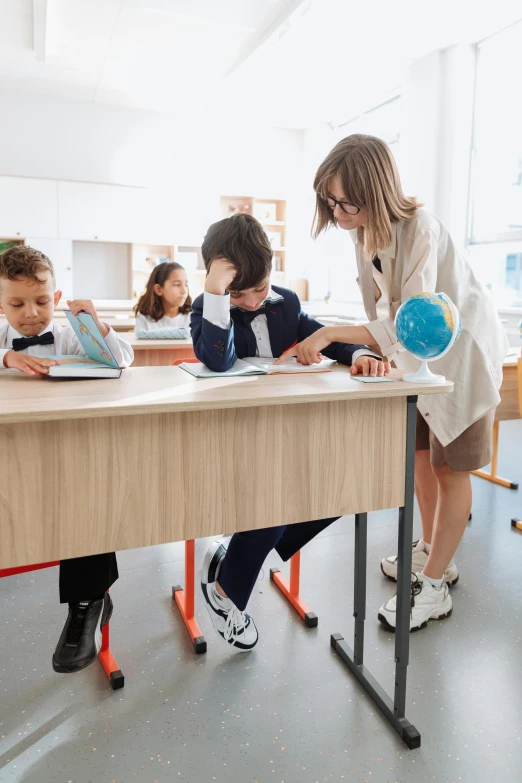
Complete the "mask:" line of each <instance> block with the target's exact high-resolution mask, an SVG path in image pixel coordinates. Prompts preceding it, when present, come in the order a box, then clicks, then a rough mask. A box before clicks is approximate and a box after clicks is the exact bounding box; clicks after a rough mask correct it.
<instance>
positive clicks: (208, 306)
mask: <svg viewBox="0 0 522 783" xmlns="http://www.w3.org/2000/svg"><path fill="white" fill-rule="evenodd" d="M281 299H283V297H282V296H281V295H280V294H278V293H276V292H275V291H274V290H273V289H272V288H271V289H270V291H269V293H268V296H267V298H266V299H265V301H266V302H279V301H281ZM231 308H236V305H231V304H230V294H225V295H224V296H219V294H210V293H208V291H205V292H204V294H203V318H204V319H205V320H206V321H210V323H211V324H214V326H219V328H220V329H226V330H228V329H230V327H231V325H232V319H231V318H230V309H231ZM238 309H239V308H238ZM250 326H251V328H252V331H253V332H254V336H255V338H256V346H257V350H256V356H259V357H261V358H262V359H273V358H274V355H273V353H272V346H271V345H270V335H269V333H268V324H267V320H266V315H265V314H264V313H260V314H259V315H258V316H256V317H255V318H253V319H252V321H251V323H250ZM360 356H375V357H376V358H378V359H380V358H381V357H380V356H377V355H376V354H374V353H372V352H371V351H370V350H369V349H368V348H366V349H359V350H358V351H354V353H353V356H352V364H353V363H355V362H356V361H357V359H358V358H359V357H360ZM276 358H278V357H276Z"/></svg>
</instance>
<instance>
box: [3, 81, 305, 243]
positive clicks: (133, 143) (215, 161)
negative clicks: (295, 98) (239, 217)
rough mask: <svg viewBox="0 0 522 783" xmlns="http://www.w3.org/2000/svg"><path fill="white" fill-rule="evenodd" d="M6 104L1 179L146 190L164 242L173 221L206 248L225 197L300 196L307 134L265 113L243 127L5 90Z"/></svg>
mask: <svg viewBox="0 0 522 783" xmlns="http://www.w3.org/2000/svg"><path fill="white" fill-rule="evenodd" d="M0 101H1V105H2V122H1V123H0V175H2V174H8V175H15V176H27V177H42V178H50V179H59V180H75V181H78V182H99V183H110V184H120V185H132V186H141V187H145V188H148V191H149V192H148V199H147V209H148V212H149V214H150V216H151V219H152V220H156V221H157V224H158V235H159V234H160V233H162V232H161V231H160V227H162V226H164V225H165V222H168V223H169V224H170V223H173V224H175V226H174V233H175V238H176V239H175V241H176V244H183V245H196V244H200V243H201V240H202V237H203V235H204V233H205V231H206V229H207V228H208V226H209V224H210V223H211V222H213V221H215V220H218V219H220V218H221V214H220V211H219V197H220V195H222V194H237V195H243V194H245V195H257V196H261V195H265V196H269V197H281V198H287V199H290V198H291V196H292V194H293V193H294V191H295V190H296V189H298V183H299V174H300V168H301V156H302V140H303V134H302V132H300V131H295V130H285V129H278V128H273V127H266V123H267V120H266V119H264V118H265V117H266V111H263V112H262V113H261V114H260V117H259V119H258V120H256V122H255V124H251V125H250V126H247V125H243V126H241V125H239V124H238V123H230V122H228V121H227V117H226V116H219V117H215V116H208V117H205V116H203V117H202V118H201V119H199V120H197V121H195V120H189V119H187V118H179V117H172V116H168V115H164V114H159V113H153V112H144V111H137V110H132V109H122V108H117V107H111V106H103V105H98V104H89V103H82V102H70V101H61V100H57V99H52V98H45V97H41V96H28V95H21V94H15V93H12V92H9V91H0ZM268 119H269V120H271V119H272V118H268ZM299 231H300V229H299V226H295V227H294V230H293V231H292V232H290V233H289V242H292V236H294V237H295V242H296V244H297V243H298V242H299ZM150 241H155V240H154V238H153V237H152V238H151V239H150ZM160 241H161V240H160ZM288 255H289V257H291V255H292V247H291V245H289V253H288Z"/></svg>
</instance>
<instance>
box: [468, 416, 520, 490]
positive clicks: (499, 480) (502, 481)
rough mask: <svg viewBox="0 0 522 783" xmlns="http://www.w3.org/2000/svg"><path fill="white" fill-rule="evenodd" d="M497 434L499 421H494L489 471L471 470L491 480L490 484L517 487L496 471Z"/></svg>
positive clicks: (476, 474)
mask: <svg viewBox="0 0 522 783" xmlns="http://www.w3.org/2000/svg"><path fill="white" fill-rule="evenodd" d="M498 436H499V422H498V421H496V422H495V423H494V424H493V456H492V458H491V471H490V472H489V473H487V472H486V471H485V470H473V471H472V473H473V475H474V476H478V477H479V478H483V479H486V481H491V482H492V484H498V485H499V486H500V487H505V488H506V489H518V484H517V483H516V482H514V481H510V479H505V478H501V477H500V476H499V475H498V473H497V467H498Z"/></svg>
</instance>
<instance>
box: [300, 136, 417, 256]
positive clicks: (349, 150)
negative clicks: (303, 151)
mask: <svg viewBox="0 0 522 783" xmlns="http://www.w3.org/2000/svg"><path fill="white" fill-rule="evenodd" d="M335 175H338V176H339V178H340V180H341V184H342V187H343V191H344V196H345V198H346V199H347V201H349V202H350V204H353V205H354V206H356V207H361V208H362V207H364V208H365V209H366V213H367V222H366V225H365V226H364V227H361V228H359V233H358V238H359V241H360V242H362V245H363V249H364V257H365V259H366V260H368V261H372V260H373V259H374V258H375V256H376V255H377V254H378V252H379V250H384V249H385V248H387V247H389V245H390V243H391V241H392V226H391V224H392V223H393V222H396V221H398V220H411V218H412V217H413V216H414V215H415V213H416V211H417V210H418V209H419V208H420V207H421V206H422V204H420V203H419V202H418V201H417V199H416V198H410V197H408V196H405V195H404V193H403V190H402V186H401V180H400V177H399V172H398V170H397V165H396V163H395V159H394V157H393V155H392V152H391V150H390V148H389V147H388V145H387V144H386V143H385V142H384V141H382V139H378V138H376V137H375V136H366V135H363V134H359V133H356V134H354V135H352V136H347V137H346V138H345V139H342V140H341V141H340V142H338V144H336V145H335V147H334V148H333V150H332V151H331V152H330V153H329V154H328V155H327V156H326V158H325V159H324V161H323V162H322V163H321V165H320V166H319V168H318V170H317V174H316V175H315V180H314V190H315V193H316V206H315V216H314V226H313V236H314V238H315V239H316V238H317V237H318V236H319V234H320V233H321V232H322V231H325V230H326V229H327V228H328V227H329V226H330V225H336V221H335V218H334V216H333V210H332V209H331V208H330V207H329V206H328V204H327V203H326V199H327V198H328V183H329V181H330V179H331V178H332V177H334V176H335Z"/></svg>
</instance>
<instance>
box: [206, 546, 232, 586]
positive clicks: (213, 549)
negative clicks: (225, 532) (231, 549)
mask: <svg viewBox="0 0 522 783" xmlns="http://www.w3.org/2000/svg"><path fill="white" fill-rule="evenodd" d="M220 549H222V550H223V552H222V553H220V551H219V550H220ZM226 551H227V550H226V547H224V546H223V542H222V541H214V542H213V543H212V544H211V545H210V546H209V548H208V549H207V552H206V554H205V558H204V560H203V565H202V566H201V584H202V585H208V584H211V583H212V582H215V581H216V579H217V574H218V568H217V566H218V565H219V563H220V561H221V558H222V557H224V555H225V554H226ZM214 559H215V561H216V562H215V563H212V561H213V560H214Z"/></svg>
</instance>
